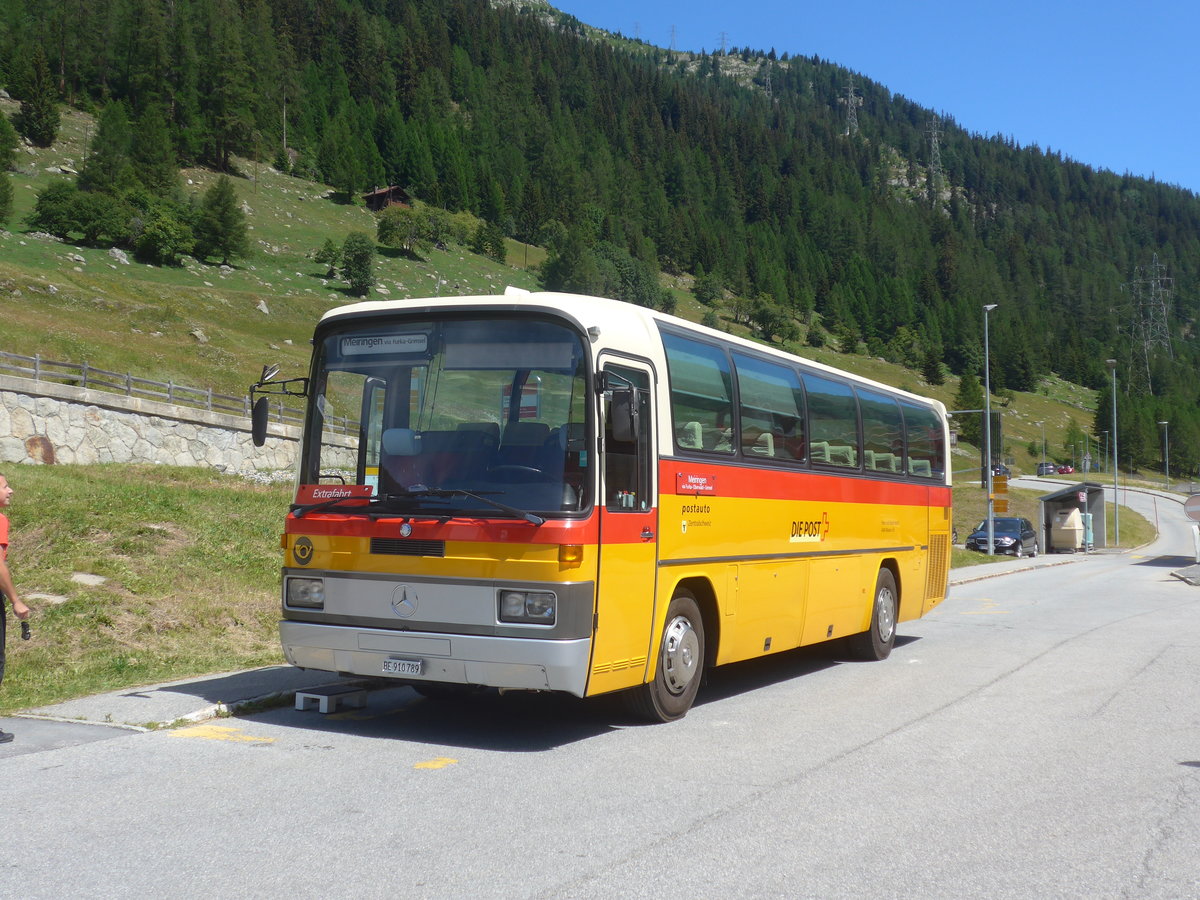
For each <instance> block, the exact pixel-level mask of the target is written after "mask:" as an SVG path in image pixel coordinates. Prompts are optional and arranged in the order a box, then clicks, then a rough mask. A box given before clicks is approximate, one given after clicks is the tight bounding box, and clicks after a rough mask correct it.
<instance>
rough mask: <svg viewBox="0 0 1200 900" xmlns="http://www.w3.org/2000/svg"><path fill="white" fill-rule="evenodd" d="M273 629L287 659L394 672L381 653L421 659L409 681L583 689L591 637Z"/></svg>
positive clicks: (289, 625)
mask: <svg viewBox="0 0 1200 900" xmlns="http://www.w3.org/2000/svg"><path fill="white" fill-rule="evenodd" d="M279 637H280V640H281V641H282V643H283V654H284V656H285V657H286V658H287V661H288V662H289V663H291V664H292V665H294V666H298V667H300V668H302V669H319V670H322V671H326V672H341V673H345V674H349V675H362V676H370V677H383V678H386V677H393V676H389V675H387V674H386V673H385V672H384V671H383V663H384V660H386V659H401V660H420V662H421V674H420V675H405V676H403V678H404V679H405V680H408V681H418V680H419V681H434V682H444V683H448V684H478V685H484V686H487V687H497V688H512V689H521V690H542V691H562V692H564V693H568V694H574V695H575V696H576V697H582V696H583V695H584V691H585V690H586V688H587V675H588V662H589V660H590V658H591V640H590V639H587V638H582V639H577V640H564V641H553V640H544V639H540V640H526V639H522V638H512V637H487V636H478V635H461V634H450V635H447V634H432V633H428V632H404V633H403V634H400V633H397V632H395V631H387V630H382V629H370V628H356V627H350V626H344V625H313V624H308V623H304V622H289V621H286V620H285V621H282V622H280V623H279Z"/></svg>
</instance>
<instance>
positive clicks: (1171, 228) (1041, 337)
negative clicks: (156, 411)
mask: <svg viewBox="0 0 1200 900" xmlns="http://www.w3.org/2000/svg"><path fill="white" fill-rule="evenodd" d="M852 74H853V73H851V72H849V71H847V70H846V69H844V68H842V67H840V66H838V65H836V64H834V63H831V62H828V61H823V60H821V59H817V58H810V57H798V56H790V55H789V54H788V53H786V52H777V50H776V49H775V48H767V49H754V50H752V49H750V48H740V49H739V48H733V49H730V50H726V51H723V52H712V53H700V54H690V53H679V52H674V51H670V50H665V49H662V48H656V47H652V46H650V45H646V44H643V43H641V42H637V41H628V40H624V39H618V38H613V37H611V36H608V37H605V36H601V35H598V34H597V33H596V32H595V31H594V30H592V29H589V28H587V27H586V26H585V25H584V24H583V23H581V22H579V21H578V20H576V19H574V18H573V17H570V16H566V15H563V14H561V13H557V12H555V11H554V10H552V9H551V8H550V7H547V6H545V5H544V4H541V3H539V2H524V3H499V2H497V3H496V4H494V5H493V4H489V3H488V2H486V0H0V87H3V88H4V89H5V90H7V91H8V92H9V94H10V95H11V96H12V97H13V98H14V99H15V100H19V101H21V112H20V113H18V115H17V116H16V117H14V118H15V121H14V122H13V125H15V126H16V129H17V131H19V132H20V133H21V134H22V135H24V136H25V138H26V139H28V140H30V141H31V142H34V143H37V142H39V141H46V140H50V141H52V140H53V129H54V127H56V126H55V122H56V118H55V113H54V109H55V107H56V104H59V103H65V104H70V105H73V106H75V107H78V108H81V109H84V110H87V111H91V112H94V113H96V114H97V115H98V116H99V117H100V119H99V120H100V122H101V124H102V125H103V123H104V122H105V120H106V119H107V120H108V121H109V122H110V125H109V131H108V133H110V134H111V133H112V129H117V130H118V131H120V132H121V134H125V135H127V137H124V138H123V140H124V141H125V146H126V147H128V148H131V149H130V150H129V154H130V157H131V164H132V166H133V171H132V174H129V173H126V174H124V175H121V176H120V177H121V178H124V182H110V181H106V180H105V179H106V178H108V177H109V175H111V173H109V174H107V175H106V172H108V170H106V169H105V168H104V167H103V166H102V165H100V163H102V162H103V161H104V160H102V159H101V160H94V159H93V157H95V156H96V154H97V148H96V147H93V150H92V155H91V156H90V157H89V160H88V162H89V163H94V164H93V165H92V172H91V174H90V175H89V173H88V168H87V165H86V164H85V166H84V170H83V172H82V173H81V178H80V182H81V183H80V184H79V185H78V186H77V189H78V190H79V191H81V192H84V193H89V192H91V193H93V194H97V193H99V194H103V193H104V192H105V191H112V190H113V189H114V187H113V185H114V184H118V185H122V184H123V187H121V190H124V191H126V192H128V191H133V192H134V201H133V202H134V203H135V205H137V204H140V207H139V208H140V209H142V211H143V212H144V214H145V215H144V217H143V218H145V219H146V220H147V221H152V222H155V223H156V225H157V227H158V228H159V229H160V232H161V233H154V234H152V237H155V239H156V240H158V241H160V242H161V243H160V244H155V245H154V246H153V247H152V250H153V251H154V253H152V255H154V254H157V253H159V251H160V250H161V256H160V257H159V258H158V261H160V262H163V263H168V264H169V263H170V262H172V261H173V259H174V258H175V256H177V250H178V248H177V247H176V246H175V245H174V244H172V241H173V239H174V237H173V234H172V233H171V232H170V228H171V227H172V224H173V221H174V220H173V218H172V215H171V214H170V210H169V209H166V210H165V211H164V208H160V207H159V206H158V203H159V202H160V201H161V202H163V203H166V202H168V201H172V197H171V196H170V195H171V194H172V193H173V192H174V191H176V187H174V186H173V185H172V183H171V179H170V177H169V176H166V175H164V174H163V172H164V167H166V168H167V169H173V168H175V167H178V166H182V165H189V166H190V165H204V166H209V167H212V168H214V169H216V170H218V171H222V172H226V173H229V174H230V175H234V176H236V175H237V174H239V173H238V172H237V165H238V160H239V159H240V160H245V159H253V160H259V161H261V162H263V163H271V164H273V165H275V166H276V167H277V168H280V169H281V170H284V171H292V172H295V173H296V174H300V175H303V176H305V177H312V178H314V179H317V180H321V181H324V182H325V183H327V184H330V185H331V186H333V187H334V188H336V189H337V190H338V191H339V192H341V194H342V195H343V196H344V198H345V199H347V200H350V201H353V200H354V198H356V197H357V196H358V195H359V194H360V193H361V192H362V191H364V190H368V189H370V188H372V187H374V186H383V185H387V184H393V185H399V186H401V187H403V188H404V189H405V190H406V191H407V192H408V194H409V195H410V196H411V197H413V198H417V199H419V200H421V201H423V202H424V203H426V204H429V205H430V206H432V207H441V208H444V209H446V210H449V211H452V212H457V211H466V212H470V213H472V214H474V215H475V216H478V217H479V218H480V219H482V220H483V221H485V222H486V223H488V224H489V226H490V227H492V228H494V229H497V230H498V231H502V232H503V233H504V234H505V235H508V236H510V237H513V238H516V239H519V240H522V241H526V242H529V243H537V244H540V245H543V246H546V247H547V248H548V249H549V251H550V258H549V260H548V261H547V264H546V265H545V267H544V269H543V280H544V282H545V284H546V286H547V287H549V288H555V289H565V290H571V291H579V292H586V293H599V294H608V295H611V296H618V297H620V298H622V299H627V300H630V301H633V302H638V303H643V304H645V305H654V306H661V305H664V304H665V303H667V301H666V300H665V292H663V291H662V290H661V289H660V288H659V287H658V283H659V282H658V276H659V274H660V273H662V272H666V273H670V274H680V273H689V274H690V275H692V276H694V278H695V285H696V292H697V296H698V297H701V298H702V299H705V300H706V301H707V302H709V303H713V304H718V303H727V304H732V306H733V308H734V309H735V311H736V314H737V315H738V316H739V317H740V318H742V319H743V320H744V321H745V323H746V324H748V325H750V326H751V327H753V328H754V329H756V331H757V333H758V334H759V335H760V336H761V337H762V338H764V339H765V340H772V341H777V342H780V341H781V342H784V343H789V344H792V345H797V344H798V342H800V341H804V340H807V341H809V342H812V343H820V342H824V341H830V340H832V341H835V342H837V344H838V345H839V346H841V347H843V348H845V349H848V350H856V349H857V350H858V351H860V352H862V351H865V352H867V353H870V354H872V355H876V356H881V357H885V358H888V359H891V360H894V361H897V362H901V363H903V364H905V365H907V366H909V367H911V368H913V369H915V370H917V371H922V372H924V373H925V375H926V377H928V378H930V379H936V378H939V377H941V373H942V372H943V371H944V369H949V371H951V372H954V373H957V374H962V375H969V376H972V377H973V378H978V379H979V380H980V381H982V376H983V359H984V348H983V328H984V314H983V306H984V304H992V303H995V304H998V307H997V309H996V310H994V311H993V312H992V313H991V314H990V317H989V328H990V331H989V348H990V354H989V358H990V362H991V372H990V377H991V385H992V388H993V391H994V392H996V393H1001V394H1002V393H1003V392H1004V391H1005V390H1006V389H1011V390H1034V389H1036V387H1037V383H1038V379H1039V378H1040V377H1041V376H1043V375H1045V374H1047V373H1050V372H1054V373H1057V374H1058V375H1060V376H1062V377H1063V378H1066V379H1068V380H1070V381H1074V382H1076V383H1079V384H1083V385H1086V386H1089V387H1091V388H1093V389H1096V390H1098V391H1104V392H1105V394H1104V398H1105V400H1106V399H1107V391H1108V386H1109V383H1110V382H1109V377H1110V375H1109V370H1108V369H1107V368H1106V365H1105V361H1106V360H1107V359H1115V360H1117V363H1118V366H1117V373H1118V385H1119V387H1120V391H1119V394H1120V396H1119V400H1118V405H1119V411H1118V420H1119V427H1120V435H1119V438H1120V445H1121V451H1122V452H1121V462H1122V465H1123V466H1130V467H1134V468H1137V467H1139V466H1145V465H1148V464H1151V463H1152V462H1153V463H1156V462H1157V460H1159V459H1160V458H1161V456H1160V453H1161V450H1160V431H1159V428H1158V425H1157V423H1158V422H1159V421H1167V420H1169V421H1170V423H1171V454H1170V457H1171V464H1172V469H1173V470H1174V471H1176V472H1177V473H1180V474H1187V473H1193V472H1195V471H1196V470H1197V466H1198V465H1200V384H1198V383H1197V379H1196V378H1195V372H1196V368H1197V364H1198V363H1200V348H1197V345H1196V341H1195V340H1194V338H1195V334H1194V330H1195V319H1196V313H1197V294H1196V285H1197V284H1200V198H1197V196H1196V195H1195V194H1193V193H1192V192H1190V191H1186V190H1183V189H1180V188H1178V187H1175V186H1172V185H1167V184H1162V183H1159V182H1156V181H1153V180H1148V179H1144V178H1138V177H1133V176H1130V175H1119V174H1115V173H1112V172H1108V171H1099V170H1096V169H1093V168H1091V167H1089V166H1087V165H1085V164H1083V163H1080V162H1077V161H1073V160H1070V159H1066V158H1064V157H1063V156H1062V155H1061V154H1059V153H1056V152H1053V151H1051V150H1049V149H1043V148H1039V147H1021V146H1018V145H1017V144H1016V143H1015V142H1013V141H1012V140H1009V139H1005V138H1001V137H985V136H981V135H976V134H970V133H967V132H966V131H964V130H963V129H961V128H959V127H958V126H957V125H956V124H955V122H954V120H953V118H952V117H951V116H948V115H943V116H942V117H941V118H940V119H936V118H935V116H934V114H933V112H932V111H930V110H928V109H924V108H922V107H920V106H918V105H917V104H915V103H913V102H911V101H909V100H907V99H905V98H904V97H902V96H899V95H895V94H893V93H891V92H890V91H888V90H887V88H886V87H884V86H883V85H880V84H877V83H874V82H872V81H870V80H868V79H866V78H865V77H862V76H860V75H854V82H853V84H854V86H853V87H848V84H849V83H850V79H851V76H852ZM851 104H853V106H851ZM851 109H853V111H854V112H855V118H856V123H851V122H850V117H849V115H848V113H849V112H850V111H851ZM0 118H3V117H2V116H0ZM122 121H124V124H123V125H122V124H121V123H122ZM114 122H115V123H116V124H112V123H114ZM935 123H936V125H935ZM854 124H856V125H857V127H853V125H854ZM932 127H936V129H937V133H938V141H937V144H936V146H937V149H938V151H939V153H938V156H939V159H940V169H939V168H937V167H934V166H931V161H932V156H933V154H932V148H933V146H934V144H933V143H932V142H931V140H930V136H931V135H930V133H931V128H932ZM122 129H123V130H122ZM4 134H5V132H4V130H3V126H2V125H0V168H2V167H4V165H5V159H4V150H5V147H4V146H3V144H4V141H5V138H4ZM97 139H99V135H97ZM11 157H12V154H11V153H9V164H11ZM84 176H87V177H84ZM113 177H116V176H113ZM89 178H90V179H91V181H89ZM0 180H6V179H3V178H0ZM177 199H178V198H175V200H177ZM97 202H98V201H97ZM101 205H103V204H101ZM156 216H157V218H156ZM0 225H2V223H0ZM102 236H103V235H101V234H97V235H96V237H97V238H99V237H102ZM1156 266H1159V267H1161V268H1156ZM1160 276H1161V277H1160ZM1166 279H1170V280H1169V281H1168V280H1166ZM1167 287H1169V288H1170V290H1165V288H1167ZM1156 304H1157V305H1156ZM1147 309H1149V310H1151V311H1156V312H1161V316H1159V318H1154V317H1153V316H1151V317H1150V318H1147V316H1146V315H1145V312H1146V310H1147ZM714 318H715V317H714ZM1098 410H1099V412H1098V414H1097V417H1096V419H1097V420H1096V422H1095V428H1096V430H1097V431H1100V430H1107V429H1109V428H1110V421H1111V406H1110V405H1109V404H1108V403H1107V402H1100V403H1099V404H1098Z"/></svg>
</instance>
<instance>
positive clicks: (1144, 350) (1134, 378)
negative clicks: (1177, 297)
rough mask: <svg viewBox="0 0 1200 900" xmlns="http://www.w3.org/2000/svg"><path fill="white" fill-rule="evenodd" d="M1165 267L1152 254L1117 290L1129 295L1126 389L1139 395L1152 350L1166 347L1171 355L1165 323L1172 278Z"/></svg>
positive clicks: (1146, 387)
mask: <svg viewBox="0 0 1200 900" xmlns="http://www.w3.org/2000/svg"><path fill="white" fill-rule="evenodd" d="M1166 268H1167V267H1166V266H1164V265H1162V264H1161V263H1160V262H1159V261H1158V254H1157V253H1155V254H1154V255H1153V257H1152V260H1151V263H1150V265H1149V266H1148V267H1142V266H1138V267H1137V268H1136V269H1135V270H1134V278H1133V280H1132V281H1129V282H1126V283H1125V284H1123V285H1121V290H1122V291H1124V292H1126V293H1127V294H1128V295H1129V296H1130V298H1131V302H1130V305H1129V313H1128V314H1129V337H1130V341H1129V353H1130V360H1129V380H1130V388H1131V389H1132V390H1134V391H1136V392H1138V393H1142V394H1149V393H1150V387H1151V379H1150V358H1151V356H1152V355H1153V354H1154V352H1155V351H1156V350H1166V351H1167V356H1168V357H1169V358H1173V357H1174V352H1173V349H1172V347H1171V332H1170V328H1169V327H1168V325H1167V321H1168V319H1167V316H1168V306H1169V305H1170V302H1171V289H1172V286H1173V284H1174V279H1172V278H1169V277H1167V275H1166ZM1135 355H1136V356H1137V358H1136V359H1135V358H1134V356H1135Z"/></svg>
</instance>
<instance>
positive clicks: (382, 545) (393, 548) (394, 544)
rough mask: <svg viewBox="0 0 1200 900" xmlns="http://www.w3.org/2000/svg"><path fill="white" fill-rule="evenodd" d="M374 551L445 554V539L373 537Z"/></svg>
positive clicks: (419, 554)
mask: <svg viewBox="0 0 1200 900" xmlns="http://www.w3.org/2000/svg"><path fill="white" fill-rule="evenodd" d="M371 552H372V553H387V554H390V555H392V556H445V555H446V542H445V541H409V540H405V539H404V538H371Z"/></svg>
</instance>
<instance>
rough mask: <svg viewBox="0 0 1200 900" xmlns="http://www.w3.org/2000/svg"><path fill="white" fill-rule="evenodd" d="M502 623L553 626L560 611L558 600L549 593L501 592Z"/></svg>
mask: <svg viewBox="0 0 1200 900" xmlns="http://www.w3.org/2000/svg"><path fill="white" fill-rule="evenodd" d="M498 599H499V612H500V621H501V622H520V623H523V624H527V625H553V624H554V621H555V617H556V615H557V610H558V598H557V597H556V596H555V595H554V594H552V593H550V592H549V591H507V590H505V591H500V594H499V598H498Z"/></svg>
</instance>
